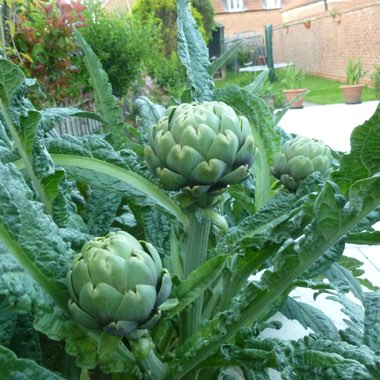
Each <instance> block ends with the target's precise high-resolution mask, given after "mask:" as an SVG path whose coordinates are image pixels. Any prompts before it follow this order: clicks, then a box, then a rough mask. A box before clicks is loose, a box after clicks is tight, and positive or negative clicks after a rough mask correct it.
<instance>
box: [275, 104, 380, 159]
mask: <svg viewBox="0 0 380 380" xmlns="http://www.w3.org/2000/svg"><path fill="white" fill-rule="evenodd" d="M378 104H379V102H378V101H372V102H363V103H360V104H352V105H347V104H330V105H324V106H320V105H310V106H308V105H306V106H305V107H304V108H301V109H290V110H289V111H288V112H287V113H286V114H285V116H284V117H283V118H282V120H281V121H280V126H281V127H282V128H284V129H285V130H286V131H287V132H291V133H297V134H299V135H302V136H307V137H314V138H316V139H319V140H323V141H324V142H325V143H326V144H328V145H330V146H331V147H332V148H333V149H335V150H339V151H344V152H347V151H349V150H350V135H351V131H352V130H353V129H354V128H355V127H357V126H358V125H360V124H363V122H364V121H366V120H367V119H369V118H370V117H371V116H372V115H373V113H374V112H375V110H376V107H377V105H378Z"/></svg>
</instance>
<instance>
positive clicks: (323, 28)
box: [273, 0, 380, 82]
mask: <svg viewBox="0 0 380 380" xmlns="http://www.w3.org/2000/svg"><path fill="white" fill-rule="evenodd" d="M301 11H302V8H300V9H298V11H297V12H295V11H293V13H292V15H291V14H290V12H291V11H289V12H287V11H286V10H285V11H284V12H283V16H284V14H285V15H286V13H288V14H287V16H288V17H287V18H285V19H287V23H283V24H281V25H278V26H276V27H274V32H273V53H274V59H275V62H277V63H279V62H294V63H295V64H296V66H297V67H299V68H302V69H305V70H307V71H308V72H309V73H312V74H316V75H320V76H324V77H328V78H333V79H338V80H342V81H344V80H345V69H346V64H347V61H348V59H349V58H357V57H360V58H361V59H362V62H363V68H364V70H365V71H366V72H367V76H366V79H365V80H364V81H365V82H368V74H369V73H370V72H371V71H372V70H373V66H374V65H375V64H380V31H379V27H378V25H379V19H380V2H379V1H377V0H355V1H351V2H345V3H340V4H339V3H336V4H334V7H332V6H331V4H330V6H329V9H328V10H327V11H325V10H324V8H322V9H321V8H314V11H313V12H312V13H310V12H311V8H310V7H304V12H301ZM335 14H336V15H335ZM339 14H340V16H339ZM289 15H290V16H292V17H289ZM334 15H335V17H333V16H334ZM306 18H307V19H309V20H310V21H311V26H310V28H309V29H307V28H305V26H304V24H303V22H304V21H305V19H306Z"/></svg>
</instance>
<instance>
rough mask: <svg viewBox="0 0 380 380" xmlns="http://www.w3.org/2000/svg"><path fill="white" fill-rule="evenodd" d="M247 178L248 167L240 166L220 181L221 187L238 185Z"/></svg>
mask: <svg viewBox="0 0 380 380" xmlns="http://www.w3.org/2000/svg"><path fill="white" fill-rule="evenodd" d="M247 176H248V165H242V166H239V167H238V168H236V169H235V170H234V171H232V172H230V173H228V174H226V175H225V176H224V177H222V178H221V179H220V182H221V183H222V184H223V185H228V184H231V185H233V184H234V183H239V182H241V181H243V180H244V179H245V178H247Z"/></svg>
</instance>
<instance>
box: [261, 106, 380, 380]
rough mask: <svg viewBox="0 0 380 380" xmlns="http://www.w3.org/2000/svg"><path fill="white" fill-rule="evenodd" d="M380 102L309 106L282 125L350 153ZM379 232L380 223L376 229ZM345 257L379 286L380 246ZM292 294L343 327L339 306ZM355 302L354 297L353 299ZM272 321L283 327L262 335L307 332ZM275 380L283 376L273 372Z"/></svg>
mask: <svg viewBox="0 0 380 380" xmlns="http://www.w3.org/2000/svg"><path fill="white" fill-rule="evenodd" d="M379 103H380V102H378V101H372V102H364V103H361V104H356V105H346V104H335V105H322V106H321V105H306V106H305V107H304V108H303V109H294V110H289V111H288V112H287V113H286V114H285V116H284V117H283V119H282V120H281V121H280V123H279V125H280V126H281V127H282V128H284V129H285V131H287V132H289V133H296V134H298V135H303V136H308V137H314V138H317V139H320V140H323V141H324V142H325V143H326V144H328V145H329V146H330V147H331V148H333V149H335V150H339V151H342V152H348V151H349V150H350V135H351V132H352V130H353V129H354V128H355V127H356V126H358V125H361V124H362V123H363V122H364V121H366V120H367V119H369V118H370V117H371V116H372V115H373V113H374V112H375V110H376V107H377V106H378V104H379ZM374 227H375V228H376V229H378V230H380V222H379V223H377V224H376V225H375V226H374ZM345 255H347V256H351V257H355V258H357V259H358V260H360V261H361V262H362V263H363V266H362V269H363V270H364V271H365V274H364V275H363V276H362V277H363V278H367V279H368V280H370V281H371V282H372V283H373V284H374V285H376V286H379V287H380V247H379V246H359V245H351V244H350V245H347V246H346V249H345ZM292 295H293V296H294V297H296V299H297V300H299V301H302V302H306V303H309V304H312V305H314V306H316V307H318V308H320V309H321V310H323V311H324V312H325V314H327V315H328V316H329V317H330V318H331V319H332V320H333V321H334V323H335V324H336V326H337V327H338V328H344V327H345V324H344V322H343V319H344V317H345V315H344V314H343V313H342V312H341V311H340V304H338V303H336V302H333V301H331V300H326V299H325V298H324V297H323V296H319V297H318V298H317V300H316V301H314V300H313V291H311V290H304V289H296V290H295V291H294V292H292ZM351 299H352V300H354V297H352V298H351ZM273 319H276V320H281V321H282V322H283V327H282V328H281V329H280V330H278V331H276V330H270V329H267V330H265V331H264V332H263V336H275V337H279V338H282V339H298V338H301V337H303V336H304V335H305V334H307V333H308V331H307V330H305V329H304V328H303V327H302V326H301V325H300V324H299V323H298V322H296V321H289V320H287V319H286V318H285V317H283V316H282V315H281V314H280V313H277V314H276V315H275V316H274V318H273ZM271 378H272V379H273V380H275V379H279V378H280V376H279V374H278V373H276V371H271Z"/></svg>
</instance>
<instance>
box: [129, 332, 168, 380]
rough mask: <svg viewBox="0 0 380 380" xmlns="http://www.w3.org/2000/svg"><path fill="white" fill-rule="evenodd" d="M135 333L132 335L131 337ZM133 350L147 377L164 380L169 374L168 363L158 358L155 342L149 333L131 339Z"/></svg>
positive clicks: (153, 379)
mask: <svg viewBox="0 0 380 380" xmlns="http://www.w3.org/2000/svg"><path fill="white" fill-rule="evenodd" d="M132 336H133V335H130V336H129V338H131V337H132ZM130 344H131V346H132V351H133V353H134V355H135V357H136V360H137V364H138V365H139V367H140V369H141V370H142V371H143V372H144V375H145V378H146V379H151V380H164V379H166V376H167V371H168V369H167V367H166V365H165V364H164V363H163V362H162V361H161V360H160V359H159V358H158V356H157V355H156V353H155V351H154V343H153V341H152V338H151V337H150V335H149V334H147V333H146V334H145V335H144V336H142V337H140V338H138V339H135V340H134V339H133V338H132V339H130Z"/></svg>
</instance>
